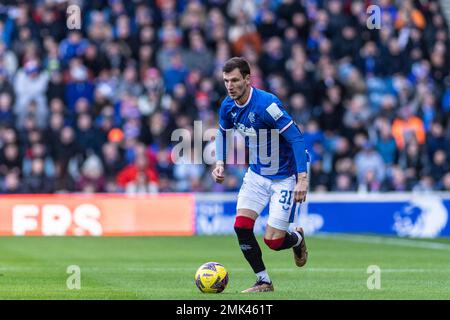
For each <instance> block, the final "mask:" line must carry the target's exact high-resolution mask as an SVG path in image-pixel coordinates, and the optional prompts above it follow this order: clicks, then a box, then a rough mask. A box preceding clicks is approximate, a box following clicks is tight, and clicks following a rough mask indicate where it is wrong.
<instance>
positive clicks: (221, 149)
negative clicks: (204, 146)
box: [215, 103, 233, 162]
mask: <svg viewBox="0 0 450 320" xmlns="http://www.w3.org/2000/svg"><path fill="white" fill-rule="evenodd" d="M232 128H233V122H231V120H230V119H229V118H228V117H227V113H226V106H225V105H224V104H223V103H222V106H221V107H220V111H219V129H218V130H217V133H216V140H215V142H216V161H224V162H225V159H226V152H227V137H226V130H228V129H232Z"/></svg>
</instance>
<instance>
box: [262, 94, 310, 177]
mask: <svg viewBox="0 0 450 320" xmlns="http://www.w3.org/2000/svg"><path fill="white" fill-rule="evenodd" d="M262 115H263V116H262V117H263V121H264V122H265V123H267V124H268V125H269V126H270V127H271V128H274V129H278V130H279V132H280V134H281V135H282V136H283V138H285V139H286V141H287V142H289V144H290V145H291V147H292V150H293V152H294V157H295V163H296V165H297V172H306V171H307V169H306V151H305V141H304V139H303V134H302V132H301V131H300V129H299V128H298V127H297V125H296V124H295V123H294V121H293V120H292V117H291V116H290V115H289V114H288V113H287V111H286V110H285V109H284V108H283V107H282V106H281V102H280V101H279V100H278V99H274V101H273V102H272V103H271V104H270V105H269V106H268V107H266V109H265V110H264V111H263V112H262Z"/></svg>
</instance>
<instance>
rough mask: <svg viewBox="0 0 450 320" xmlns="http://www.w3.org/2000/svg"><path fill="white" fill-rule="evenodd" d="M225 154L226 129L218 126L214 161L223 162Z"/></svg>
mask: <svg viewBox="0 0 450 320" xmlns="http://www.w3.org/2000/svg"><path fill="white" fill-rule="evenodd" d="M226 154H227V144H226V131H225V130H223V129H222V128H220V127H219V129H217V134H216V161H223V162H225V157H226Z"/></svg>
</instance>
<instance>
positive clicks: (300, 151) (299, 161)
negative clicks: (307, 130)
mask: <svg viewBox="0 0 450 320" xmlns="http://www.w3.org/2000/svg"><path fill="white" fill-rule="evenodd" d="M281 135H282V136H283V137H284V138H285V139H286V140H287V141H288V142H289V143H290V144H291V146H292V151H293V152H294V157H295V163H296V165H297V172H307V169H306V168H307V167H306V159H307V157H306V150H305V141H304V139H303V134H302V132H301V131H300V129H299V128H298V127H297V125H296V124H295V123H293V124H291V125H290V126H289V128H287V129H286V130H285V131H283V133H282V134H281Z"/></svg>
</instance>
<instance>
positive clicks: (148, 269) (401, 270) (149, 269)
mask: <svg viewBox="0 0 450 320" xmlns="http://www.w3.org/2000/svg"><path fill="white" fill-rule="evenodd" d="M50 269H53V270H54V271H58V270H56V269H55V268H47V267H0V272H2V271H13V272H14V271H15V272H20V271H42V270H45V271H48V270H50ZM195 269H196V267H192V268H189V267H179V268H173V267H172V268H152V267H142V268H139V267H136V268H126V269H120V268H108V267H106V268H101V267H82V270H83V271H87V272H95V271H109V272H111V271H117V272H122V271H128V272H164V271H167V272H179V271H181V272H191V271H192V270H195ZM232 271H234V272H246V271H248V268H233V269H232ZM270 271H271V272H272V271H273V272H298V271H299V269H298V268H294V267H293V268H270ZM301 272H302V273H303V272H364V273H365V272H366V269H364V268H305V269H302V270H301ZM381 272H389V273H396V272H398V273H404V272H405V273H407V272H444V273H450V269H449V268H446V269H437V268H434V269H433V268H399V269H395V268H394V269H393V268H389V269H383V268H381Z"/></svg>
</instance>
